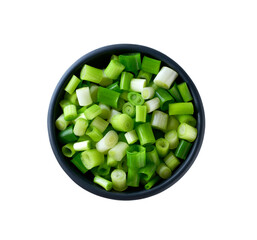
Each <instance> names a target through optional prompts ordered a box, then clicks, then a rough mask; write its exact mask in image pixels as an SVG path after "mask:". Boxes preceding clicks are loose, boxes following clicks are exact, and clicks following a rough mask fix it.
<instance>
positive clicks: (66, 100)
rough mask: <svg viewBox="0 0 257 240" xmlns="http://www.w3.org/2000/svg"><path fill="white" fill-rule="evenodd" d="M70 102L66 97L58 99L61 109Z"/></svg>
mask: <svg viewBox="0 0 257 240" xmlns="http://www.w3.org/2000/svg"><path fill="white" fill-rule="evenodd" d="M70 104H71V102H70V101H69V100H68V99H63V100H61V101H60V103H59V105H60V107H61V108H62V110H63V109H64V108H65V107H66V106H67V105H70Z"/></svg>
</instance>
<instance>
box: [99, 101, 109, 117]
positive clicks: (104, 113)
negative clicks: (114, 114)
mask: <svg viewBox="0 0 257 240" xmlns="http://www.w3.org/2000/svg"><path fill="white" fill-rule="evenodd" d="M98 106H99V107H100V108H101V110H102V112H101V113H100V115H99V117H101V118H103V119H108V118H109V117H110V115H111V108H110V107H109V106H107V105H105V104H103V103H99V105H98Z"/></svg>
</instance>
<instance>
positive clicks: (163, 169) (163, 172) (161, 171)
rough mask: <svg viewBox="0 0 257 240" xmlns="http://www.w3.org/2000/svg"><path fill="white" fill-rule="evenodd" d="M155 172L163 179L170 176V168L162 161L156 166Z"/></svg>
mask: <svg viewBox="0 0 257 240" xmlns="http://www.w3.org/2000/svg"><path fill="white" fill-rule="evenodd" d="M156 172H157V174H158V175H159V176H160V177H161V178H163V179H168V178H169V177H170V176H171V170H170V169H169V168H168V167H167V166H166V165H165V164H164V163H161V164H160V165H159V166H158V167H157V169H156Z"/></svg>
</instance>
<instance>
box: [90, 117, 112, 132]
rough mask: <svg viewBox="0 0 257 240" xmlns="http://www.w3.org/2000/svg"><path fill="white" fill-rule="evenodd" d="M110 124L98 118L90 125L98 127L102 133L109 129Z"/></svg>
mask: <svg viewBox="0 0 257 240" xmlns="http://www.w3.org/2000/svg"><path fill="white" fill-rule="evenodd" d="M108 125H109V122H107V121H105V120H104V119H102V118H100V117H99V116H97V117H96V118H95V119H94V120H93V121H92V122H91V124H90V126H93V127H96V128H97V129H98V130H99V131H100V132H101V133H103V132H104V131H105V129H106V128H107V127H108Z"/></svg>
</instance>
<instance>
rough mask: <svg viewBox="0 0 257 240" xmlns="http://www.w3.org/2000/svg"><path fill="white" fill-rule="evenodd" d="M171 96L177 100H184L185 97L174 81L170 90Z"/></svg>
mask: <svg viewBox="0 0 257 240" xmlns="http://www.w3.org/2000/svg"><path fill="white" fill-rule="evenodd" d="M169 92H170V94H171V96H172V97H173V98H174V99H175V100H176V102H183V98H182V97H181V95H180V93H179V90H178V87H177V84H176V83H174V85H173V87H172V88H171V89H170V90H169Z"/></svg>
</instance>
